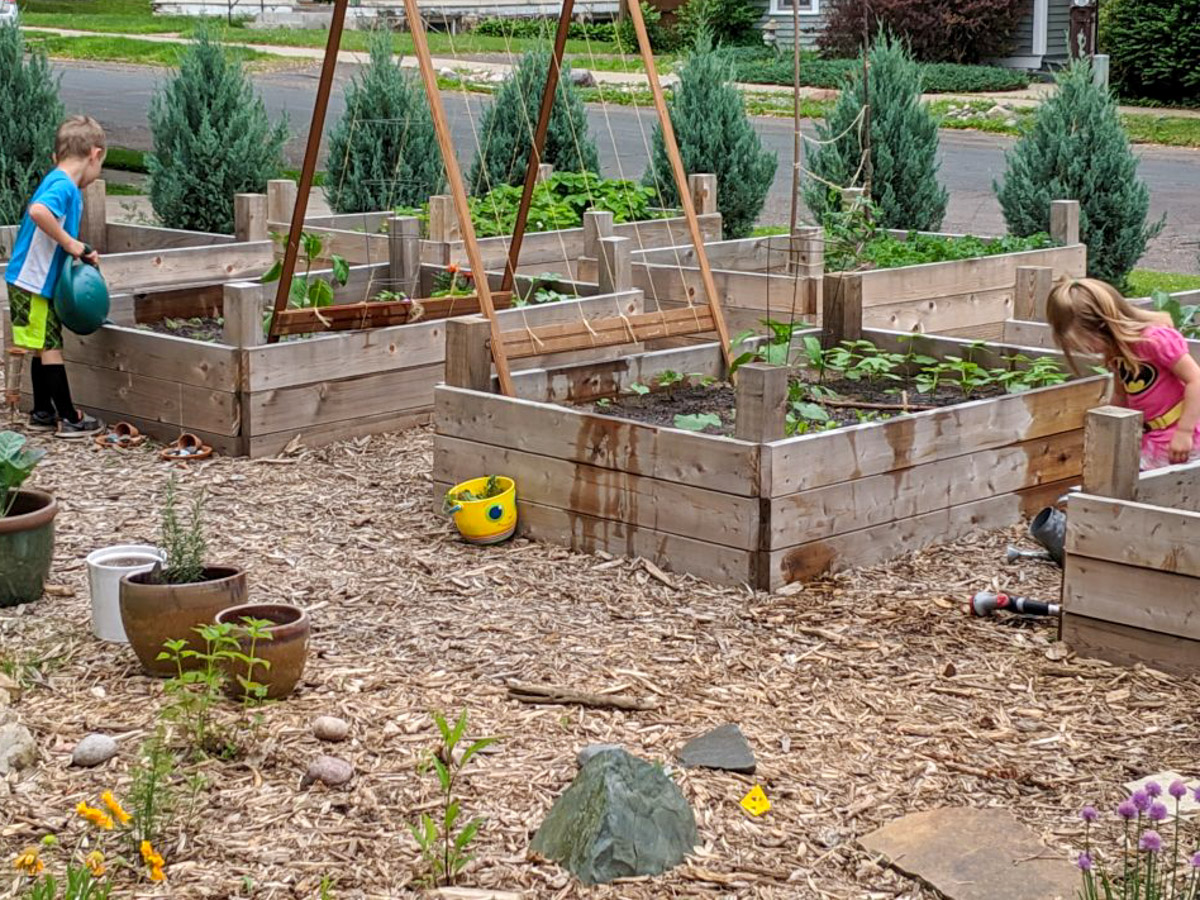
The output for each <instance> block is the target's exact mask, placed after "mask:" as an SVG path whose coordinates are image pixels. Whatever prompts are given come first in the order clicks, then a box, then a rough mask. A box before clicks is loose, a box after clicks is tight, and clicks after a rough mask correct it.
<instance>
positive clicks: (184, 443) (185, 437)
mask: <svg viewBox="0 0 1200 900" xmlns="http://www.w3.org/2000/svg"><path fill="white" fill-rule="evenodd" d="M212 452H213V450H212V447H210V446H208V444H205V443H203V442H202V441H201V440H200V438H198V437H196V436H195V435H194V434H192V433H190V432H186V431H185V432H184V433H183V434H181V435H180V436H179V437H178V438H177V439H176V440H175V443H173V444H171V445H170V446H169V447H164V448H163V449H162V451H161V452H160V453H159V456H161V457H162V458H163V459H165V460H168V461H170V462H194V461H196V460H200V459H208V458H209V457H210V456H212Z"/></svg>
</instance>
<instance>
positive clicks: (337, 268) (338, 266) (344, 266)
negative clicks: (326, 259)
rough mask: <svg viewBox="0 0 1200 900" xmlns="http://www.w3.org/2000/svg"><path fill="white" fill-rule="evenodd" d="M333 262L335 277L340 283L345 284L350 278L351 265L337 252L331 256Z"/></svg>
mask: <svg viewBox="0 0 1200 900" xmlns="http://www.w3.org/2000/svg"><path fill="white" fill-rule="evenodd" d="M330 259H331V261H332V263H333V277H334V280H335V281H337V283H338V284H345V283H346V282H347V281H348V280H349V279H350V265H349V263H347V262H346V260H344V259H342V257H340V256H338V255H337V254H336V253H335V254H333V256H332V257H330Z"/></svg>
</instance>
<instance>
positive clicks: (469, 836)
mask: <svg viewBox="0 0 1200 900" xmlns="http://www.w3.org/2000/svg"><path fill="white" fill-rule="evenodd" d="M482 824H483V819H481V818H479V819H472V820H471V821H470V822H468V823H467V825H466V827H465V828H463V830H462V831H460V832H459V833H458V835H457V836H456V837H455V838H454V849H455V850H462V849H463V848H464V847H466V846H467V844H469V843H471V841H472V840H474V838H475V835H476V834H477V833H478V831H479V827H480V826H481V825H482Z"/></svg>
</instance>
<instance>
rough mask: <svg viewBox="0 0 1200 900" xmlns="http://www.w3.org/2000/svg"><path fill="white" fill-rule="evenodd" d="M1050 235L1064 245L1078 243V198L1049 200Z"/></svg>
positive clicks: (1068, 245)
mask: <svg viewBox="0 0 1200 900" xmlns="http://www.w3.org/2000/svg"><path fill="white" fill-rule="evenodd" d="M1050 237H1051V238H1053V239H1054V240H1055V241H1057V242H1058V243H1060V244H1062V245H1063V246H1064V247H1070V246H1072V245H1073V244H1078V243H1079V201H1078V200H1054V201H1051V203H1050Z"/></svg>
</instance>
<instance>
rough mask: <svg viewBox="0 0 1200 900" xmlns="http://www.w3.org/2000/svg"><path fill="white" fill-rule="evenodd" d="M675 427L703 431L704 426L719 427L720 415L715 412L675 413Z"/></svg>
mask: <svg viewBox="0 0 1200 900" xmlns="http://www.w3.org/2000/svg"><path fill="white" fill-rule="evenodd" d="M675 427H676V428H682V429H683V430H684V431H703V430H704V429H705V428H720V427H721V417H720V416H719V415H717V414H716V413H695V414H693V415H677V416H676V417H675Z"/></svg>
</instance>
